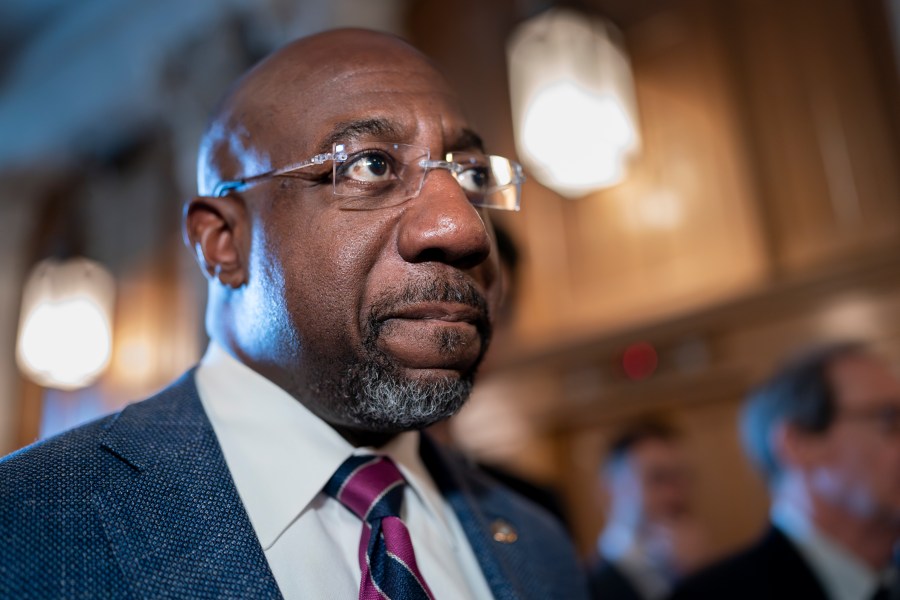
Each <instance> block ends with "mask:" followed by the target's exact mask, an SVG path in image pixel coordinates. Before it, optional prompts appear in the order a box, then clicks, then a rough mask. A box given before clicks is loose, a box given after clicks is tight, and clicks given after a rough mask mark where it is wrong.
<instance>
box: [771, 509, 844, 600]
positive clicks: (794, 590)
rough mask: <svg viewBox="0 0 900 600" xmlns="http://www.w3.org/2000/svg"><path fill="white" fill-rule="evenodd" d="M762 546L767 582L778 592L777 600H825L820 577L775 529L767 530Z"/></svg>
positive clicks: (825, 595)
mask: <svg viewBox="0 0 900 600" xmlns="http://www.w3.org/2000/svg"><path fill="white" fill-rule="evenodd" d="M761 547H762V548H763V549H764V554H765V555H766V556H768V562H769V564H768V571H767V572H768V573H769V574H770V583H771V585H772V587H773V588H774V589H777V590H778V591H779V597H783V598H805V599H808V600H827V598H828V595H827V594H826V593H825V590H824V589H823V588H822V584H821V583H820V582H819V578H818V577H816V574H815V573H814V572H813V570H812V568H811V567H810V566H809V564H808V563H807V562H806V560H804V559H803V557H802V556H801V555H800V552H799V551H797V549H796V548H795V547H794V545H793V544H792V543H791V542H790V540H788V538H787V537H786V536H785V535H784V534H783V533H781V531H780V530H779V529H778V528H777V527H774V526H773V527H771V528H770V529H769V531H768V533H767V534H766V536H765V537H764V538H763V541H762V543H761Z"/></svg>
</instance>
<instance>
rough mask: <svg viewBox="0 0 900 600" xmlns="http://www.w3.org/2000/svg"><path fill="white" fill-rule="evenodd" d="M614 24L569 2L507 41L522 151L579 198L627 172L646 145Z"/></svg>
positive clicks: (535, 168)
mask: <svg viewBox="0 0 900 600" xmlns="http://www.w3.org/2000/svg"><path fill="white" fill-rule="evenodd" d="M619 38H620V34H619V32H618V30H617V29H615V28H614V27H613V25H612V24H610V23H608V22H606V21H604V20H602V19H598V18H590V17H588V16H586V15H583V14H581V13H578V12H576V11H573V10H569V9H557V8H555V9H550V10H548V11H546V12H544V13H542V14H540V15H538V16H537V17H535V18H533V19H530V20H528V21H525V22H524V23H522V24H521V25H519V27H518V28H517V29H516V30H515V31H514V32H513V34H512V36H511V37H510V39H509V42H508V44H507V59H508V62H509V84H510V98H511V100H512V113H513V123H514V127H515V135H516V147H517V150H518V153H519V157H520V158H521V159H522V162H523V164H524V165H525V167H526V168H527V169H528V171H529V172H530V173H531V174H532V175H533V176H534V177H535V179H537V180H538V181H540V182H541V183H542V184H544V185H545V186H547V187H549V188H550V189H552V190H554V191H556V192H558V193H559V194H561V195H563V196H566V197H570V198H577V197H580V196H584V195H585V194H588V193H590V192H592V191H595V190H599V189H603V188H606V187H610V186H613V185H615V184H617V183H619V182H621V181H622V179H623V178H624V177H625V174H626V169H627V166H628V163H629V161H630V160H631V159H632V158H633V157H634V156H635V155H636V154H637V152H638V151H639V150H640V146H641V140H640V132H639V129H638V119H637V103H636V100H635V92H634V79H633V78H632V74H631V66H630V64H629V62H628V57H627V55H626V54H625V52H624V50H623V49H622V45H621V43H620V41H619Z"/></svg>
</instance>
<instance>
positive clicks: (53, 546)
mask: <svg viewBox="0 0 900 600" xmlns="http://www.w3.org/2000/svg"><path fill="white" fill-rule="evenodd" d="M422 457H423V460H424V461H425V464H426V465H427V466H428V468H429V470H430V472H431V473H432V476H433V477H434V479H435V481H436V482H437V484H438V486H439V488H440V489H441V491H442V492H443V494H444V496H445V498H446V499H447V501H448V502H449V504H450V505H451V506H452V507H453V509H454V510H455V511H456V514H457V516H458V518H459V520H460V523H461V524H462V526H463V528H464V530H465V532H466V535H467V536H468V538H469V540H470V543H471V545H472V548H473V549H474V551H475V555H476V556H477V558H478V560H479V562H480V564H481V567H482V570H483V571H484V574H485V577H486V579H487V581H488V583H489V585H490V586H491V590H492V591H493V593H494V595H495V597H497V598H503V599H506V598H510V599H511V598H535V599H537V598H561V599H562V598H565V599H578V598H586V597H587V593H586V582H585V579H584V576H583V573H582V572H581V571H580V570H579V568H578V563H577V560H576V556H575V553H574V550H573V549H572V547H571V544H570V543H569V541H568V539H567V537H566V536H565V534H564V533H563V532H562V530H561V528H560V526H559V525H558V524H557V523H556V521H555V520H554V519H553V518H552V517H550V516H548V515H546V514H545V513H544V512H543V511H541V510H540V509H538V508H536V507H534V506H533V505H531V504H530V503H529V502H527V501H526V500H524V499H521V498H519V497H518V496H515V495H514V494H512V493H511V492H509V491H508V490H506V489H504V488H502V487H500V486H499V484H496V483H495V482H493V481H492V480H490V479H488V478H487V477H486V476H484V475H482V474H481V473H480V472H476V471H475V470H473V469H472V468H470V467H469V466H468V465H467V464H466V463H464V462H463V461H460V460H458V459H456V458H455V457H453V456H449V455H447V454H446V453H445V452H444V451H443V450H441V449H439V448H437V447H436V446H435V445H434V444H432V443H431V442H430V441H429V440H428V439H427V438H425V437H424V436H423V443H422ZM501 520H502V522H503V523H505V524H506V525H507V526H508V527H512V528H513V529H514V530H515V531H516V533H517V536H515V541H512V542H510V540H509V538H508V537H507V538H503V541H497V540H495V539H494V536H493V533H492V527H495V526H496V523H498V522H500V521H501ZM435 593H436V594H437V595H438V596H440V590H435ZM280 597H281V594H280V593H279V591H278V587H277V585H276V583H275V579H274V578H273V576H272V573H271V571H270V570H269V567H268V564H267V562H266V559H265V556H264V554H263V551H262V548H261V547H260V545H259V542H258V540H257V538H256V535H255V533H254V531H253V528H252V526H251V525H250V521H249V519H248V517H247V514H246V512H245V511H244V508H243V505H242V504H241V501H240V498H239V497H238V494H237V490H236V489H235V487H234V483H233V481H232V479H231V476H230V474H229V472H228V468H227V466H226V464H225V460H224V458H223V456H222V452H221V450H220V448H219V445H218V442H217V440H216V437H215V434H214V433H213V430H212V426H211V425H210V423H209V420H208V419H207V418H206V415H205V413H204V412H203V408H202V405H201V404H200V398H199V396H198V395H197V389H196V386H195V385H194V378H193V372H188V373H187V374H185V375H184V376H183V377H182V378H181V379H179V380H178V381H176V382H175V383H174V384H172V385H171V386H170V387H169V388H167V389H166V390H164V391H162V392H161V393H159V394H158V395H156V396H154V397H152V398H150V399H148V400H145V401H143V402H139V403H137V404H133V405H131V406H128V407H127V408H125V409H124V410H122V411H121V412H120V413H117V414H115V415H112V416H109V417H106V418H104V419H101V420H99V421H96V422H94V423H91V424H88V425H85V426H83V427H80V428H77V429H74V430H72V431H69V432H67V433H64V434H61V435H59V436H57V437H54V438H51V439H49V440H46V441H43V442H39V443H37V444H34V445H32V446H30V447H28V448H25V449H23V450H20V451H18V452H16V453H14V454H11V455H9V456H7V457H5V458H3V459H2V460H0V598H3V599H6V598H16V599H32V598H34V599H37V598H41V599H43V598H85V599H87V598H91V599H94V598H185V599H188V598H189V599H205V598H242V599H248V598H253V599H256V598H261V599H265V598H280Z"/></svg>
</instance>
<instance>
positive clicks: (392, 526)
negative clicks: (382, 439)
mask: <svg viewBox="0 0 900 600" xmlns="http://www.w3.org/2000/svg"><path fill="white" fill-rule="evenodd" d="M405 486H406V480H405V479H403V475H401V473H400V471H399V470H398V469H397V466H396V465H395V464H394V463H393V461H391V459H390V458H388V457H386V456H351V457H350V458H348V459H347V460H346V461H345V462H344V464H342V465H341V466H340V467H338V470H337V471H336V472H335V474H334V475H333V476H332V477H331V480H330V481H329V482H328V483H327V484H326V485H325V493H326V494H328V495H329V496H331V497H332V498H335V499H337V500H338V501H339V502H340V503H341V504H343V505H344V506H345V507H347V508H348V509H350V510H351V511H352V512H353V513H354V514H355V515H356V516H357V517H359V518H360V520H362V522H363V527H362V535H361V536H360V540H359V568H360V570H361V571H362V578H361V580H360V585H359V600H384V599H388V600H413V599H415V600H433V598H434V596H433V595H432V593H431V590H430V589H428V585H426V583H425V580H424V578H423V577H422V574H421V573H420V572H419V567H418V565H416V555H415V554H414V553H413V546H412V540H411V539H410V537H409V530H407V529H406V525H404V524H403V521H401V520H400V506H401V504H402V503H403V488H404V487H405Z"/></svg>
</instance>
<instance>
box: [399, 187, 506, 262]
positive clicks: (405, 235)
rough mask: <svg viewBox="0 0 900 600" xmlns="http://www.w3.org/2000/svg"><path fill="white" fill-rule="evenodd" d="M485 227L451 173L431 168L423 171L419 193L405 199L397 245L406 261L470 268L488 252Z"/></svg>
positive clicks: (489, 240)
mask: <svg viewBox="0 0 900 600" xmlns="http://www.w3.org/2000/svg"><path fill="white" fill-rule="evenodd" d="M487 228H488V225H487V224H486V223H485V221H484V219H483V218H482V215H481V213H480V212H479V211H478V209H476V208H475V207H474V206H472V203H471V202H469V199H468V198H467V197H466V194H465V192H463V190H462V188H461V187H460V185H459V183H457V181H456V179H455V178H454V177H453V175H452V174H451V173H450V172H448V171H445V170H443V169H433V170H429V171H428V172H427V173H426V176H425V181H424V182H423V184H422V190H421V192H420V193H419V195H418V196H417V197H416V198H413V199H412V200H410V201H408V203H407V207H406V210H405V211H404V213H403V217H402V222H401V226H400V232H399V237H398V242H397V243H398V249H399V252H400V255H401V256H402V257H403V259H404V260H406V261H407V262H412V263H418V262H431V261H433V262H443V263H446V264H449V265H452V266H454V267H457V268H459V269H470V268H472V267H475V266H477V265H479V264H481V263H483V262H485V261H486V260H487V258H488V256H490V253H491V237H490V235H489V234H488V229H487Z"/></svg>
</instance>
